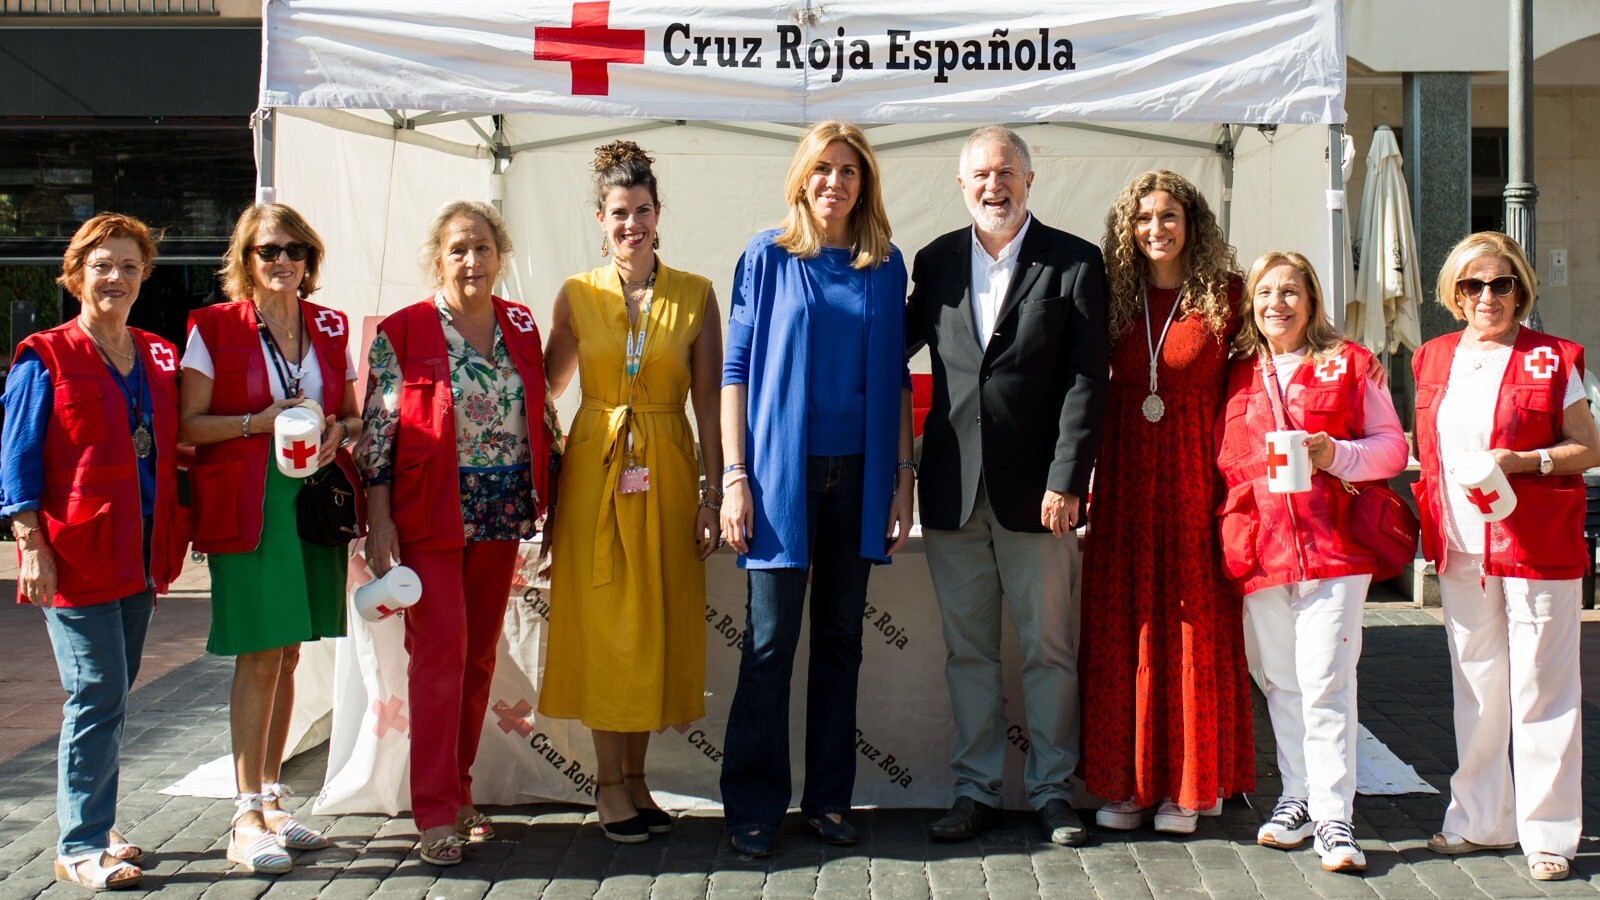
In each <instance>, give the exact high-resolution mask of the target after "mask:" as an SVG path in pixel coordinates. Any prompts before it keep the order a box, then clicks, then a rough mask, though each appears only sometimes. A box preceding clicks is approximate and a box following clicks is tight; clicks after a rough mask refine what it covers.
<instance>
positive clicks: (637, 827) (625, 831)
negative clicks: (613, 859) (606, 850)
mask: <svg viewBox="0 0 1600 900" xmlns="http://www.w3.org/2000/svg"><path fill="white" fill-rule="evenodd" d="M600 830H602V831H604V832H605V833H606V837H608V838H610V839H612V840H613V841H616V842H617V843H619V844H642V843H644V842H645V841H648V840H650V829H649V828H648V827H646V825H645V824H644V819H643V818H641V817H639V816H630V817H629V818H626V819H623V820H622V821H621V822H610V823H607V822H601V823H600Z"/></svg>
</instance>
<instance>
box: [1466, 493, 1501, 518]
mask: <svg viewBox="0 0 1600 900" xmlns="http://www.w3.org/2000/svg"><path fill="white" fill-rule="evenodd" d="M1467 499H1468V500H1471V501H1472V505H1473V506H1476V507H1477V508H1478V512H1480V513H1483V514H1484V515H1486V516H1487V515H1488V514H1489V513H1490V512H1491V511H1492V510H1493V509H1494V504H1495V501H1496V500H1499V499H1500V492H1499V491H1494V492H1491V493H1488V494H1485V493H1484V492H1483V488H1473V489H1472V490H1470V491H1467Z"/></svg>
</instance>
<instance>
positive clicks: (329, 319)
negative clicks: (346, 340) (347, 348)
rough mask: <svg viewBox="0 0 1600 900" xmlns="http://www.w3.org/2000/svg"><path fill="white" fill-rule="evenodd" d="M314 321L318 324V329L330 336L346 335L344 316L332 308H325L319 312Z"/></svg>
mask: <svg viewBox="0 0 1600 900" xmlns="http://www.w3.org/2000/svg"><path fill="white" fill-rule="evenodd" d="M312 321H313V323H314V324H315V325H316V326H317V330H318V331H320V332H322V333H323V334H325V335H327V336H328V337H343V336H344V316H341V315H339V314H338V313H337V312H334V311H333V310H331V309H325V310H322V311H321V312H319V313H317V317H316V318H315V319H313V320H312Z"/></svg>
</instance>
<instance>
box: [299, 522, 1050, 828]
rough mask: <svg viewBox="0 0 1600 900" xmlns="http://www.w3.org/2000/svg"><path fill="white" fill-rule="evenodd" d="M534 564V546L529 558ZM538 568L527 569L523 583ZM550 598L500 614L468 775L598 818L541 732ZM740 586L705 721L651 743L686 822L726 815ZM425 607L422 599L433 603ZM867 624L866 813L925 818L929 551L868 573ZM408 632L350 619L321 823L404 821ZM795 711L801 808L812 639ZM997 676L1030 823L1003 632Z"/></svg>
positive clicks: (946, 797)
mask: <svg viewBox="0 0 1600 900" xmlns="http://www.w3.org/2000/svg"><path fill="white" fill-rule="evenodd" d="M524 551H525V552H524V555H525V557H531V555H532V552H534V551H533V545H531V544H527V545H524ZM529 568H530V567H528V566H525V567H524V572H527V571H528V570H529ZM545 596H546V595H545V594H544V592H542V591H539V590H526V591H524V592H523V593H522V594H521V595H520V596H516V597H513V599H512V602H511V604H510V606H509V607H508V609H507V610H506V620H505V635H504V639H503V640H502V641H501V644H500V653H499V660H498V662H497V663H496V666H495V677H494V686H493V689H492V690H491V692H490V699H489V710H488V712H487V714H486V715H485V716H484V723H483V744H482V748H481V749H480V751H479V753H478V760H477V764H476V765H475V766H474V767H473V769H472V778H473V797H474V800H475V801H476V802H478V803H482V804H514V803H528V802H535V801H563V802H573V803H585V804H591V803H593V802H594V747H593V744H592V743H591V741H590V738H589V733H588V731H587V729H585V728H584V727H583V726H582V725H581V724H580V723H578V722H575V721H568V720H562V719H546V718H543V717H541V716H539V715H538V714H537V713H536V712H535V710H536V709H537V708H538V704H539V683H540V681H541V674H542V672H543V667H544V640H545V622H546V615H547V613H548V606H547V605H546V601H545ZM745 598H746V587H745V577H744V573H743V572H742V571H740V570H739V569H737V568H736V567H735V566H734V556H733V554H731V553H728V552H726V551H724V552H721V553H718V554H717V555H715V556H713V557H712V559H711V561H710V562H709V563H708V566H707V597H706V655H707V660H706V716H705V718H703V719H700V720H699V721H696V722H690V723H687V724H685V725H682V726H678V727H674V728H667V729H664V730H663V731H662V732H661V733H660V734H658V735H657V736H655V737H654V738H652V740H651V745H650V756H649V771H650V784H651V787H652V788H653V789H654V790H655V792H656V797H657V799H658V801H659V802H661V803H662V804H664V805H668V806H671V807H674V808H679V809H692V808H699V807H717V806H719V805H720V803H719V800H718V798H719V797H720V792H719V791H718V787H717V781H718V777H719V775H720V774H721V767H722V744H723V736H724V733H725V731H726V728H727V715H728V707H729V704H730V703H731V701H732V699H733V689H734V685H735V683H736V682H737V680H738V672H739V648H740V645H741V642H742V641H743V639H744V623H745ZM422 602H424V603H426V602H427V598H423V601H422ZM867 602H868V606H867V609H866V615H865V621H864V623H863V632H864V635H863V639H862V649H863V657H864V658H863V661H862V666H861V688H860V697H859V702H858V710H857V732H856V753H857V760H856V786H855V795H854V797H855V804H856V805H857V806H882V807H925V808H936V807H943V806H947V805H949V803H950V801H951V784H952V779H951V775H950V758H949V754H950V744H951V737H952V730H951V721H950V700H949V695H948V693H947V692H946V690H945V684H944V653H945V651H944V639H943V638H942V637H941V635H940V631H939V612H938V608H937V605H936V603H935V601H934V597H933V587H932V584H931V582H930V581H929V578H928V568H927V563H926V560H925V559H924V557H923V555H922V551H921V541H920V539H917V540H914V541H913V543H912V545H911V546H908V547H907V549H906V550H904V551H902V552H901V553H900V554H898V555H897V556H896V562H895V563H894V564H893V565H891V566H889V567H887V568H884V567H878V568H877V569H875V570H874V572H873V577H872V588H871V591H870V593H869V596H868V601H867ZM403 632H404V624H403V623H402V622H401V621H400V620H399V618H397V617H394V618H390V619H387V620H384V621H382V622H379V623H376V624H372V623H367V622H365V621H363V620H361V619H360V618H359V617H357V616H354V614H352V617H351V624H350V637H349V638H348V639H346V640H344V641H341V642H339V649H338V663H337V665H336V672H335V677H334V686H333V737H332V742H331V743H330V745H329V751H328V775H327V780H326V783H325V785H324V787H323V789H322V792H321V793H320V794H319V795H318V797H317V801H316V807H315V810H316V812H317V813H318V814H335V813H355V812H366V813H385V814H389V815H394V814H397V813H399V812H402V811H405V810H407V809H409V808H410V803H411V801H410V791H409V786H408V771H409V757H410V753H409V744H408V735H409V734H410V730H411V729H413V728H425V727H432V723H430V722H429V721H428V713H427V711H426V710H414V709H412V708H411V706H410V703H409V702H408V700H407V696H406V660H407V657H406V652H405V648H404V645H403V637H404V634H403ZM801 634H802V637H801V643H800V650H799V653H798V654H797V657H796V662H795V673H796V676H795V679H794V684H793V692H792V695H791V699H790V702H789V711H790V717H789V727H790V735H791V742H790V743H791V747H792V750H791V766H792V769H793V774H794V779H795V781H794V790H795V796H796V797H798V796H799V792H800V786H801V783H802V779H803V778H804V765H803V761H804V752H803V747H804V743H803V738H802V736H803V735H804V733H805V705H806V704H805V683H806V682H805V675H804V672H805V665H806V659H807V657H808V650H807V643H806V639H805V637H804V635H805V629H802V631H801ZM1004 634H1005V640H1004V644H1003V653H1002V656H1003V660H1004V663H1005V696H1004V697H1002V698H999V702H1000V703H1001V704H1002V705H1003V706H1004V709H1005V715H1006V718H1007V737H1008V739H1009V742H1010V745H1011V746H1010V750H1011V752H1010V753H1008V754H1007V757H1006V775H1005V778H1006V801H1007V805H1008V806H1012V807H1017V808H1024V807H1025V804H1024V802H1023V794H1022V785H1021V781H1022V763H1023V759H1024V754H1025V753H1026V751H1027V746H1028V741H1027V737H1026V730H1025V720H1024V717H1023V703H1022V702H1021V699H1020V698H1021V696H1022V694H1021V687H1020V682H1019V680H1018V673H1017V660H1018V658H1019V657H1018V653H1017V647H1016V636H1015V631H1014V629H1013V628H1012V626H1011V624H1010V621H1009V619H1007V621H1006V623H1005V630H1004Z"/></svg>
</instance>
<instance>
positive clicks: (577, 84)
mask: <svg viewBox="0 0 1600 900" xmlns="http://www.w3.org/2000/svg"><path fill="white" fill-rule="evenodd" d="M610 19H611V3H610V0H601V2H587V3H574V4H572V27H571V28H535V29H533V58H534V59H537V60H544V61H547V62H564V63H571V64H572V93H573V96H578V95H590V96H600V97H604V96H606V95H607V94H609V93H611V82H610V76H609V74H608V72H607V69H606V66H607V65H609V64H611V63H632V64H634V65H643V64H644V29H642V28H630V29H617V28H612V27H611V25H610Z"/></svg>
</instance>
